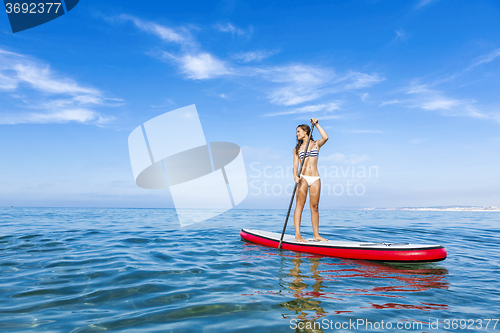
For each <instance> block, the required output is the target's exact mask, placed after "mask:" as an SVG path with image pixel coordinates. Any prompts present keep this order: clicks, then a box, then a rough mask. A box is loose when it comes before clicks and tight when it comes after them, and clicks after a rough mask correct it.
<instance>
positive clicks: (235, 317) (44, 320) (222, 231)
mask: <svg viewBox="0 0 500 333" xmlns="http://www.w3.org/2000/svg"><path fill="white" fill-rule="evenodd" d="M285 214H286V210H284V209H283V210H231V211H228V212H226V213H224V214H222V215H220V216H218V217H216V218H213V219H211V220H209V221H206V222H203V223H199V224H195V225H191V226H189V227H184V228H181V227H180V226H179V225H178V222H177V220H176V217H175V211H174V210H173V209H96V208H89V209H79V208H1V209H0V223H1V224H0V226H1V227H0V231H1V232H0V331H1V332H330V331H332V332H333V331H344V332H353V331H364V332H380V331H398V332H399V331H414V332H451V331H453V332H455V331H460V332H495V331H498V332H500V323H498V319H500V282H499V280H500V279H499V278H500V274H499V273H500V260H499V259H500V255H499V253H500V251H499V239H500V213H498V212H414V211H411V212H408V211H406V212H405V211H354V210H353V211H333V210H331V211H329V210H322V211H320V231H321V233H322V235H324V236H327V237H328V238H330V239H339V240H356V241H386V242H411V243H424V244H441V245H444V246H445V247H446V249H447V251H448V258H447V259H446V260H445V261H441V262H438V263H430V264H405V265H402V264H387V263H379V262H369V261H362V260H346V259H338V258H329V257H322V256H315V255H309V254H299V253H294V252H290V251H282V252H279V251H278V250H276V249H273V248H267V247H263V246H259V245H252V244H250V243H246V242H244V241H242V240H241V238H240V236H239V231H240V229H241V228H243V227H245V228H254V229H261V230H269V231H277V232H280V231H281V229H282V226H283V222H284V219H285ZM302 225H303V227H302V230H303V234H305V235H310V233H311V223H310V215H309V214H308V211H305V212H304V215H303V222H302ZM292 232H293V224H292V223H291V222H290V223H289V226H288V233H292ZM389 324H390V327H389Z"/></svg>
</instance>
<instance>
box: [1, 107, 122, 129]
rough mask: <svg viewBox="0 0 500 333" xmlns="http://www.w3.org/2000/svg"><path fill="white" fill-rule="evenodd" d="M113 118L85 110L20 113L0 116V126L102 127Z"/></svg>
mask: <svg viewBox="0 0 500 333" xmlns="http://www.w3.org/2000/svg"><path fill="white" fill-rule="evenodd" d="M112 119H113V117H107V116H104V115H101V114H100V113H98V112H95V111H92V110H86V109H74V110H68V109H66V110H61V111H55V112H47V113H34V112H22V113H16V114H7V115H5V114H0V124H4V125H16V124H29V123H32V124H53V123H56V124H64V123H69V122H78V123H83V124H95V125H102V124H104V123H106V122H108V121H110V120H112Z"/></svg>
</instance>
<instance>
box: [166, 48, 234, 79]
mask: <svg viewBox="0 0 500 333" xmlns="http://www.w3.org/2000/svg"><path fill="white" fill-rule="evenodd" d="M164 55H165V56H166V57H168V58H173V59H175V61H176V62H178V63H179V65H180V68H181V71H182V72H183V73H184V74H186V77H187V78H190V79H193V80H203V79H211V78H214V77H217V76H221V75H227V74H231V72H232V71H231V69H229V68H228V67H227V65H226V64H225V63H224V62H223V61H221V60H219V59H217V58H216V57H214V56H212V55H211V54H210V53H198V54H185V55H183V56H180V57H175V56H173V55H171V54H169V53H166V52H165V53H164Z"/></svg>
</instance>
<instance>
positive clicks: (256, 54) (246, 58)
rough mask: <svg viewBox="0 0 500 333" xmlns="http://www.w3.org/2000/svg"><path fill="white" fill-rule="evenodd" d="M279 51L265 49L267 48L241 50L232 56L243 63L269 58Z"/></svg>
mask: <svg viewBox="0 0 500 333" xmlns="http://www.w3.org/2000/svg"><path fill="white" fill-rule="evenodd" d="M276 53H278V51H265V50H257V51H251V52H239V53H236V54H233V55H232V56H231V57H232V58H233V59H236V60H238V61H240V62H243V63H249V62H253V61H257V62H258V61H262V60H264V59H266V58H269V57H270V56H272V55H273V54H276Z"/></svg>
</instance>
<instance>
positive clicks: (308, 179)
mask: <svg viewBox="0 0 500 333" xmlns="http://www.w3.org/2000/svg"><path fill="white" fill-rule="evenodd" d="M300 177H302V178H304V179H305V181H306V182H307V186H308V187H311V185H312V184H313V183H314V182H315V181H317V180H318V179H319V176H304V175H300Z"/></svg>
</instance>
